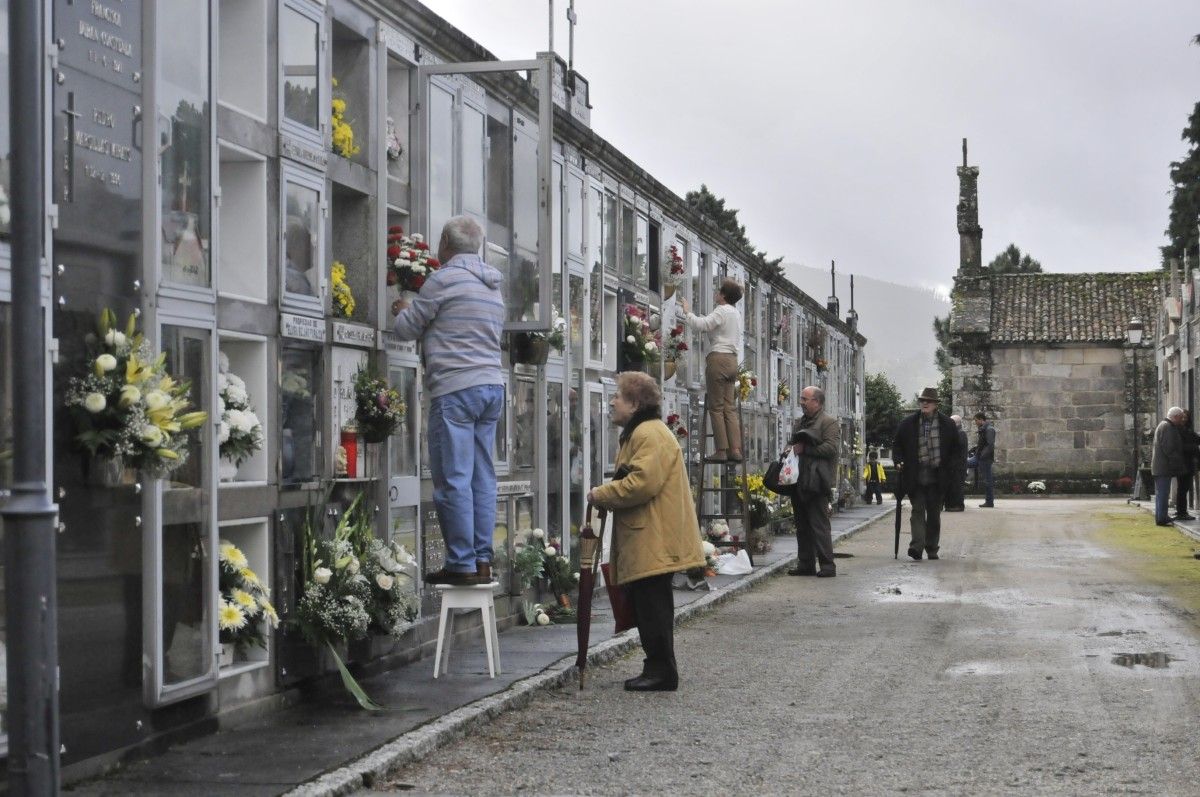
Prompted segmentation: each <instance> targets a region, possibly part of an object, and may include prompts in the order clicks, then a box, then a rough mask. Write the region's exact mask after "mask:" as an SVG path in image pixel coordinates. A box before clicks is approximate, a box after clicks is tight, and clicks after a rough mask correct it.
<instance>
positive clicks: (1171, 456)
mask: <svg viewBox="0 0 1200 797" xmlns="http://www.w3.org/2000/svg"><path fill="white" fill-rule="evenodd" d="M1185 417H1186V416H1185V415H1184V413H1183V410H1182V409H1181V408H1179V407H1172V408H1171V409H1169V410H1167V419H1166V420H1165V421H1163V422H1162V423H1160V424H1159V425H1158V428H1157V429H1155V430H1154V453H1153V454H1152V455H1151V457H1150V475H1152V476H1153V477H1154V522H1155V523H1157V524H1158V525H1160V526H1170V525H1171V520H1170V518H1169V517H1168V516H1167V500H1168V499H1169V498H1170V493H1171V479H1172V478H1174V477H1175V476H1182V475H1183V474H1185V473H1187V464H1186V463H1185V461H1184V458H1183V437H1182V436H1180V434H1179V427H1181V426H1183V420H1184V418H1185Z"/></svg>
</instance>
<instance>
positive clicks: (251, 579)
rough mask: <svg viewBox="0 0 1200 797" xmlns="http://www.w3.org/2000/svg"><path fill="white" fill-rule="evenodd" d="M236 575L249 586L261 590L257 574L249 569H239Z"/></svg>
mask: <svg viewBox="0 0 1200 797" xmlns="http://www.w3.org/2000/svg"><path fill="white" fill-rule="evenodd" d="M238 575H239V576H241V577H242V581H245V582H246V583H247V584H249V585H250V586H252V587H258V588H260V589H261V588H262V582H261V581H259V579H258V573H255V572H254V571H253V570H251V569H250V568H248V567H243V568H241V569H239V570H238Z"/></svg>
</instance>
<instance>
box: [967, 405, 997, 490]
mask: <svg viewBox="0 0 1200 797" xmlns="http://www.w3.org/2000/svg"><path fill="white" fill-rule="evenodd" d="M975 428H976V429H977V430H978V431H977V432H976V437H975V456H974V457H973V458H971V459H970V460H968V461H967V467H968V468H975V478H976V479H977V480H982V481H983V489H984V493H983V496H984V497H983V503H982V504H980V505H979V508H980V509H992V508H993V507H995V506H996V496H995V494H994V492H993V489H992V488H993V482H992V463H994V462H995V461H996V430H995V428H994V427H993V426H992V425H991V424H990V423H988V419H987V415H985V414H984V413H982V412H977V413H975Z"/></svg>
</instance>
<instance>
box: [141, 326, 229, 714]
mask: <svg viewBox="0 0 1200 797" xmlns="http://www.w3.org/2000/svg"><path fill="white" fill-rule="evenodd" d="M188 323H191V322H188ZM160 330H161V336H160V340H161V348H162V351H163V353H164V354H165V355H166V366H167V372H168V373H169V374H171V376H172V377H174V378H175V379H176V380H177V381H181V382H182V381H186V382H188V383H190V385H191V390H190V394H189V398H190V404H191V407H190V409H208V410H211V406H210V402H209V401H208V397H209V396H210V395H211V394H212V384H213V382H212V371H213V358H212V348H213V339H214V334H215V331H214V330H213V329H210V328H201V327H196V326H190V325H187V326H185V325H183V324H174V323H170V322H169V321H167V320H166V319H162V325H161V327H160ZM183 434H187V435H188V442H187V447H186V449H185V450H186V458H185V459H184V462H183V464H182V465H180V466H178V467H177V468H175V469H174V470H173V471H171V472H170V473H169V474H168V475H166V476H165V477H163V478H161V479H155V480H154V481H153V482H152V484H153V485H154V486H153V488H152V489H150V490H147V491H146V492H147V502H148V503H149V508H148V509H149V511H148V512H147V515H148V517H149V518H150V522H149V524H148V529H149V532H148V533H145V534H144V535H143V556H144V559H145V562H146V567H145V568H144V570H143V573H144V584H143V592H144V595H145V605H146V606H147V607H148V611H147V612H146V613H145V617H144V626H143V627H144V647H145V652H146V656H147V660H148V661H149V663H150V667H149V677H148V678H147V679H146V681H145V685H144V688H145V691H146V694H145V698H146V702H147V703H148V704H149V705H152V706H159V705H164V704H167V703H173V702H175V701H178V700H183V699H184V698H188V697H191V696H193V695H196V694H200V693H202V692H205V691H208V690H209V689H211V688H212V687H213V685H214V684H215V683H216V680H217V653H216V645H215V643H216V634H217V618H216V614H215V610H214V608H215V606H216V597H215V590H216V575H217V572H216V568H217V560H216V502H215V501H214V500H213V491H212V484H213V473H212V470H213V458H212V450H213V442H214V440H213V424H212V423H211V422H209V423H204V424H202V425H201V426H200V427H199V428H197V429H195V430H192V431H190V432H184V433H183Z"/></svg>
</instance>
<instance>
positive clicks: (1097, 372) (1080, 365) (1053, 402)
mask: <svg viewBox="0 0 1200 797" xmlns="http://www.w3.org/2000/svg"><path fill="white" fill-rule="evenodd" d="M1150 359H1152V357H1149V356H1146V357H1140V358H1139V363H1138V365H1139V370H1145V364H1144V363H1143V362H1142V361H1144V360H1150ZM1144 378H1145V377H1144ZM1149 378H1151V379H1152V377H1149ZM1150 384H1152V382H1143V385H1146V386H1148V385H1150ZM991 386H992V389H993V394H992V398H993V401H994V405H995V410H996V412H995V414H996V421H995V427H996V487H997V492H998V493H1001V494H1003V493H1007V492H1011V489H1012V485H1013V484H1020V485H1023V484H1025V483H1027V482H1028V481H1030V480H1033V479H1042V480H1051V479H1058V480H1072V481H1074V480H1097V481H1098V482H1103V483H1109V484H1112V483H1114V482H1116V480H1117V479H1118V478H1119V477H1121V476H1122V475H1127V474H1129V473H1131V472H1132V467H1133V451H1132V446H1133V435H1132V431H1131V430H1132V428H1133V414H1132V410H1131V408H1130V407H1131V404H1132V390H1131V386H1132V365H1131V364H1130V363H1129V353H1128V351H1127V350H1126V349H1124V348H1122V347H1120V346H1117V345H1107V346H1103V345H1090V346H1089V345H1067V346H1060V347H1054V348H1048V347H1045V346H1044V345H1038V346H994V348H993V349H992V385H991ZM1141 410H1142V411H1141V413H1140V414H1141V416H1142V418H1141V420H1142V426H1143V427H1144V426H1146V425H1147V424H1148V423H1150V424H1152V422H1153V421H1154V415H1153V413H1154V410H1153V409H1150V408H1149V407H1148V406H1147V405H1145V404H1144V403H1143V406H1142V408H1141ZM1146 455H1148V454H1147V453H1145V452H1144V454H1143V456H1146Z"/></svg>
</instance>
